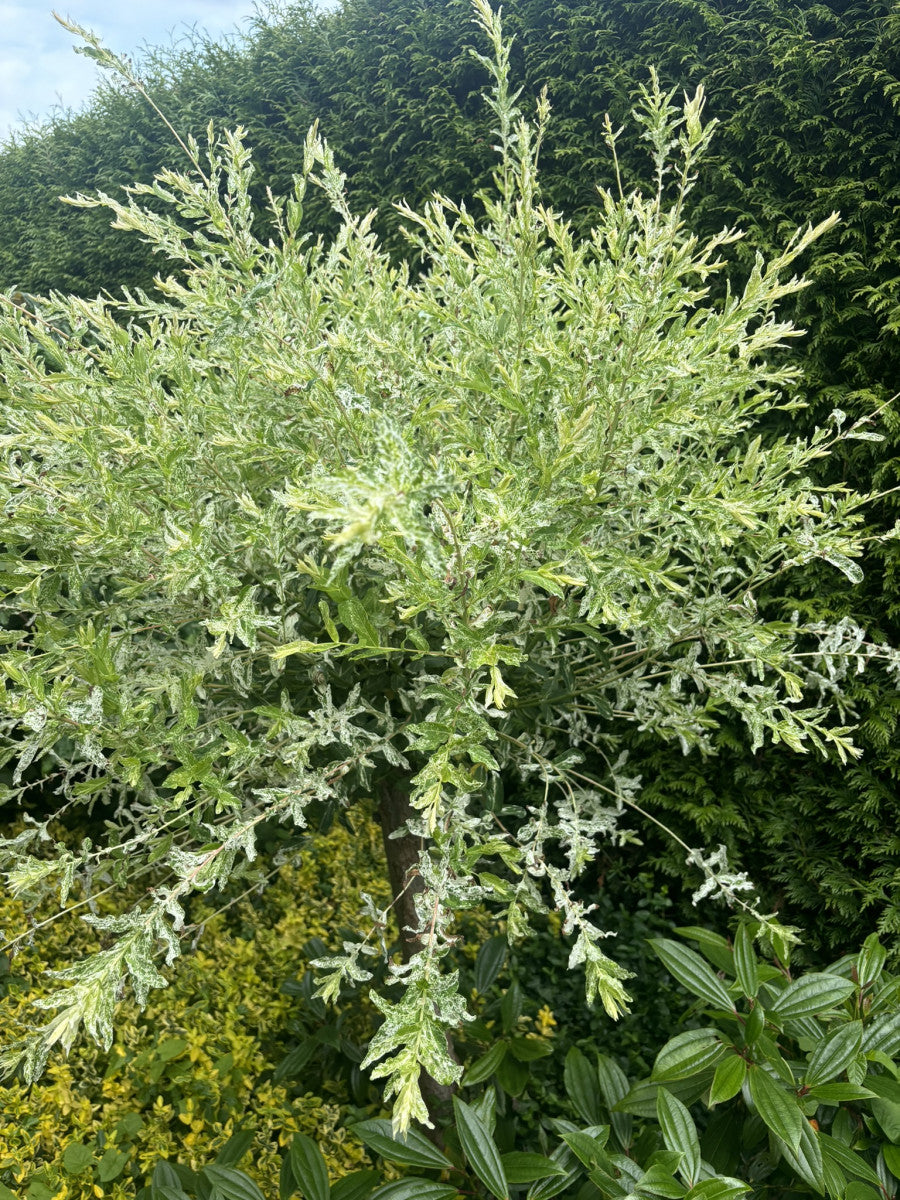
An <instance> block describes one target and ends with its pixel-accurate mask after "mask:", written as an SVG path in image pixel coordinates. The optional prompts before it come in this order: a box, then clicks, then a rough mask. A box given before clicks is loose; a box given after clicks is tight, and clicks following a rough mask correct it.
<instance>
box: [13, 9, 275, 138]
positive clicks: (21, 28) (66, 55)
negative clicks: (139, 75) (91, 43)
mask: <svg viewBox="0 0 900 1200" xmlns="http://www.w3.org/2000/svg"><path fill="white" fill-rule="evenodd" d="M53 6H54V3H53V0H36V2H35V0H12V2H11V0H0V140H2V139H3V138H4V137H5V136H6V135H7V134H8V132H9V131H10V130H11V129H13V128H14V127H15V126H18V125H19V124H20V123H21V120H22V119H23V118H25V119H27V118H29V117H43V116H46V115H47V114H48V113H49V112H50V111H51V109H53V108H55V107H58V106H59V105H62V106H63V107H64V108H78V107H80V106H81V105H82V104H83V103H84V101H85V100H86V99H87V98H88V96H89V95H90V93H91V91H92V89H93V87H94V86H95V84H96V82H97V78H98V68H97V67H96V66H95V64H93V63H92V62H90V61H89V60H88V59H86V58H84V57H83V56H81V55H78V54H75V52H74V50H73V48H72V47H73V46H74V44H75V39H74V38H73V36H72V35H71V34H69V33H67V32H66V30H64V29H63V28H62V27H61V26H60V25H58V24H57V22H56V21H54V19H53V17H52V15H51V7H53ZM55 7H57V9H58V10H60V11H61V12H62V13H63V15H65V16H67V17H69V18H71V19H72V20H74V21H76V22H77V23H78V24H79V25H83V26H85V27H86V28H88V29H91V30H93V32H94V33H96V34H98V35H99V36H100V37H101V39H102V40H103V42H104V43H105V44H106V45H108V46H109V47H110V49H112V50H115V51H117V52H119V53H126V54H133V53H135V52H139V51H140V48H141V47H142V46H145V45H167V44H168V43H169V42H170V40H171V36H172V35H173V34H174V35H175V36H177V35H178V33H179V32H180V31H184V30H185V28H189V27H191V26H194V25H196V26H197V28H198V29H200V30H203V31H205V32H207V33H209V34H210V35H211V36H213V37H220V36H222V35H224V34H227V33H231V32H233V31H234V29H235V27H238V26H243V24H244V23H245V21H246V19H247V18H248V17H250V16H252V14H253V13H254V11H255V9H256V7H257V6H256V4H255V3H254V0H231V2H230V3H228V2H223V0H154V2H153V3H146V2H138V3H131V4H129V3H127V0H126V3H124V4H123V3H121V0H68V2H67V0H56V5H55Z"/></svg>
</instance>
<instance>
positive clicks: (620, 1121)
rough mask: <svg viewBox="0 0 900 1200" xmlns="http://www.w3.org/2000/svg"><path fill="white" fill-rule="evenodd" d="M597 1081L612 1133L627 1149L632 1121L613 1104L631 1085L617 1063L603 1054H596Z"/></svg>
mask: <svg viewBox="0 0 900 1200" xmlns="http://www.w3.org/2000/svg"><path fill="white" fill-rule="evenodd" d="M597 1082H598V1083H599V1085H600V1095H601V1096H602V1097H603V1103H604V1104H605V1105H606V1107H607V1109H608V1110H609V1118H610V1123H611V1124H612V1130H613V1133H614V1134H615V1135H616V1138H617V1140H618V1142H619V1145H620V1146H621V1147H622V1149H623V1150H627V1149H628V1147H629V1146H630V1145H631V1133H632V1128H633V1125H634V1122H633V1121H632V1119H631V1114H630V1113H626V1112H616V1111H615V1106H616V1105H617V1104H618V1102H619V1101H620V1100H622V1099H623V1098H624V1097H625V1096H627V1095H628V1092H629V1090H630V1087H631V1085H630V1084H629V1082H628V1079H627V1077H626V1075H625V1072H624V1071H623V1070H622V1068H621V1067H620V1066H619V1064H618V1063H617V1062H614V1061H613V1059H611V1058H608V1057H607V1056H606V1055H605V1054H599V1055H598V1056H597Z"/></svg>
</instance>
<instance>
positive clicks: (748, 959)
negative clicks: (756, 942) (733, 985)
mask: <svg viewBox="0 0 900 1200" xmlns="http://www.w3.org/2000/svg"><path fill="white" fill-rule="evenodd" d="M734 969H735V973H736V974H737V980H738V983H739V984H740V986H741V991H742V992H743V993H744V995H745V996H746V997H747V998H748V1000H751V999H753V998H754V997H755V996H756V993H757V992H758V991H759V970H758V966H757V960H756V951H755V950H754V948H753V935H752V934H751V933H750V927H749V926H748V925H747V923H746V922H744V921H742V922H741V924H740V925H739V926H738V930H737V933H736V934H735V938H734Z"/></svg>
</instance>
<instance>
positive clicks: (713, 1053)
mask: <svg viewBox="0 0 900 1200" xmlns="http://www.w3.org/2000/svg"><path fill="white" fill-rule="evenodd" d="M725 1052H726V1047H725V1045H724V1043H723V1042H722V1036H721V1034H720V1033H719V1032H718V1030H716V1029H689V1030H687V1032H685V1033H679V1034H678V1035H677V1036H676V1037H673V1038H672V1039H671V1040H670V1041H668V1042H666V1044H665V1045H664V1046H663V1048H662V1050H660V1052H659V1054H657V1056H656V1062H655V1063H654V1064H653V1070H652V1072H651V1074H650V1078H651V1079H652V1080H653V1081H654V1082H655V1083H664V1082H666V1081H668V1080H675V1079H687V1078H688V1076H689V1075H696V1074H697V1073H698V1072H700V1071H702V1070H704V1069H705V1068H706V1067H711V1066H712V1065H713V1064H714V1063H716V1062H718V1061H719V1059H720V1058H721V1057H722V1056H723V1055H724V1054H725Z"/></svg>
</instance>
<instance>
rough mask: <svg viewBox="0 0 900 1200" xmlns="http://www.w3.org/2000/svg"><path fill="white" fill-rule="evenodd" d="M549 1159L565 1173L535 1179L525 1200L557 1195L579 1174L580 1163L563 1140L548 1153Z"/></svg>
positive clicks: (547, 1199)
mask: <svg viewBox="0 0 900 1200" xmlns="http://www.w3.org/2000/svg"><path fill="white" fill-rule="evenodd" d="M550 1161H551V1162H555V1163H556V1164H557V1165H558V1166H559V1167H561V1168H562V1170H563V1171H564V1172H565V1174H564V1175H559V1176H553V1177H551V1178H549V1179H538V1180H536V1182H534V1183H533V1184H532V1185H531V1187H530V1188H529V1189H528V1198H527V1200H552V1197H553V1196H558V1195H559V1193H560V1192H562V1191H564V1190H565V1189H566V1188H567V1187H569V1185H570V1184H571V1183H572V1181H573V1180H574V1179H577V1178H578V1176H579V1175H580V1174H581V1163H580V1162H579V1161H578V1159H577V1158H576V1157H575V1155H574V1154H573V1153H572V1151H571V1150H570V1149H569V1147H568V1146H567V1145H566V1144H565V1142H563V1143H562V1145H559V1146H557V1147H556V1149H555V1150H554V1151H553V1153H552V1154H551V1155H550Z"/></svg>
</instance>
